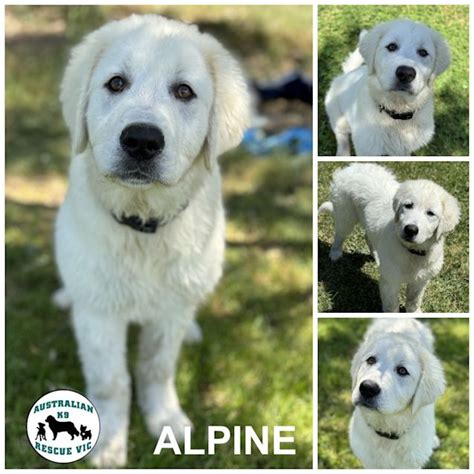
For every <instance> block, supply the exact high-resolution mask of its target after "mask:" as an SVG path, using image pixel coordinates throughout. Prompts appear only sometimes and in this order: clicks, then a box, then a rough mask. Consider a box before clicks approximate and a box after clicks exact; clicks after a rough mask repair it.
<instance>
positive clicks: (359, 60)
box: [342, 30, 367, 73]
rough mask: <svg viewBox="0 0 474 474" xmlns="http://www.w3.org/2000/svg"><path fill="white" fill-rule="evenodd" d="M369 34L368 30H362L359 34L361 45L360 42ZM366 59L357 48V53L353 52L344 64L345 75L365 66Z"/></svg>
mask: <svg viewBox="0 0 474 474" xmlns="http://www.w3.org/2000/svg"><path fill="white" fill-rule="evenodd" d="M366 34H367V30H362V31H361V32H360V34H359V43H360V40H361V39H362V38H363V37H364V36H365V35H366ZM364 62H365V61H364V58H363V57H362V54H360V51H359V48H357V49H356V50H355V51H352V53H351V54H349V56H347V58H346V59H345V60H344V62H343V63H342V70H343V71H344V73H348V72H351V71H354V69H357V68H358V67H360V66H362V65H363V64H364Z"/></svg>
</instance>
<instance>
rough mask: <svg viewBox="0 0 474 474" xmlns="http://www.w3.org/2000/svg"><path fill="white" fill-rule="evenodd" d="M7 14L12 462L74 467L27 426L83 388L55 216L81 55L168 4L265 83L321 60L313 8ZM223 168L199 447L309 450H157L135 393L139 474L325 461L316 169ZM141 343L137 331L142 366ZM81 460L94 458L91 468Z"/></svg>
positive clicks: (290, 165)
mask: <svg viewBox="0 0 474 474" xmlns="http://www.w3.org/2000/svg"><path fill="white" fill-rule="evenodd" d="M8 10H10V13H7V16H8V15H9V19H10V23H9V24H10V26H11V27H16V28H20V30H19V31H20V33H22V34H19V33H17V34H16V35H15V34H13V35H12V36H10V37H9V39H8V40H7V51H6V52H7V54H6V63H7V72H6V75H7V84H6V86H7V87H6V105H7V125H6V143H7V184H6V188H7V204H6V214H7V216H6V219H7V223H6V225H7V228H6V246H7V247H6V265H7V282H6V286H7V299H6V313H7V321H6V465H7V467H8V468H56V467H63V466H61V465H56V464H52V463H49V462H47V461H45V460H43V459H42V458H40V457H39V456H38V455H37V454H36V453H35V452H34V451H33V450H32V449H31V447H30V446H29V443H28V441H27V438H26V433H25V421H26V415H27V413H28V411H29V409H30V407H31V405H32V404H33V402H34V401H35V400H36V399H37V398H38V397H39V396H40V395H41V394H43V393H45V392H47V391H50V390H53V389H56V388H72V389H76V390H79V391H83V390H84V381H83V378H82V374H81V370H80V366H79V360H78V357H77V355H76V345H75V341H74V338H73V334H72V331H71V327H70V323H69V319H68V316H67V314H65V313H63V312H61V311H59V310H58V309H56V308H55V307H54V306H53V305H52V304H51V301H50V298H51V294H52V293H53V291H54V290H55V289H56V288H57V286H58V284H59V282H58V279H57V274H56V270H55V265H54V260H53V257H52V229H53V221H54V217H55V214H56V210H57V206H58V205H59V203H60V202H61V199H62V196H63V193H64V190H65V186H66V173H67V167H68V162H69V157H68V153H69V152H68V150H69V139H68V137H67V134H66V130H65V127H64V124H63V121H62V118H61V112H60V108H59V103H58V99H57V96H58V84H59V80H60V77H61V74H62V70H63V68H64V64H65V60H66V54H67V49H68V46H69V45H70V44H71V42H73V41H76V40H77V38H78V37H79V36H80V35H81V34H82V32H83V31H85V30H86V29H91V28H93V27H94V26H97V25H96V23H98V22H102V20H104V19H105V18H109V17H115V16H118V15H121V16H123V15H124V13H129V12H131V11H132V10H133V11H136V10H139V11H143V10H147V11H150V10H153V11H160V12H165V13H167V14H170V13H172V14H175V15H176V16H181V17H183V18H184V19H186V20H197V21H198V22H199V23H200V24H201V25H204V28H207V30H208V31H212V32H213V33H215V34H217V36H219V37H220V38H221V39H223V40H224V42H226V43H227V40H229V39H232V38H233V41H234V45H235V47H236V49H237V50H238V51H239V53H241V56H242V58H243V60H244V63H245V66H246V68H247V70H248V71H250V73H251V75H252V74H253V73H254V72H255V71H258V65H259V64H261V70H260V74H261V75H260V76H258V75H257V76H254V77H262V78H266V77H267V76H266V75H268V77H270V76H275V75H279V74H281V73H282V72H283V71H284V70H285V67H286V66H287V64H288V62H290V59H289V58H288V55H289V54H290V52H291V50H292V49H293V50H294V48H296V47H298V48H301V50H302V51H306V52H308V51H309V53H308V54H309V55H310V54H311V28H310V26H311V8H310V7H269V6H264V7H250V6H244V7H236V6H233V7H223V8H222V9H220V10H219V9H218V8H217V7H206V8H202V7H196V6H186V7H178V6H173V7H166V8H165V7H162V8H158V7H154V8H152V7H148V8H145V7H137V8H131V7H125V6H123V7H111V8H105V7H100V8H94V7H93V8H88V7H79V8H70V9H65V7H49V8H44V7H41V8H40V7H33V8H27V7H9V9H8ZM269 18H271V20H272V21H269V20H268V19H269ZM91 25H92V26H91ZM242 25H243V26H244V27H245V33H244V34H242V30H240V28H241V26H242ZM308 25H309V26H308ZM308 28H309V30H308ZM13 29H14V28H13ZM43 30H44V31H43ZM32 31H33V33H32ZM239 31H240V32H239ZM10 32H11V29H10ZM251 35H253V36H251ZM252 45H253V46H255V48H254V50H252V48H251V47H252ZM266 58H278V59H275V60H274V61H272V60H271V59H266ZM310 64H311V59H309V60H308V65H310ZM308 67H309V66H308ZM221 163H222V168H223V174H224V194H225V203H226V209H227V235H226V238H227V254H226V267H225V274H224V277H223V278H222V280H221V283H220V285H219V287H218V289H217V291H216V292H215V294H214V295H213V296H212V297H211V298H210V299H209V301H208V302H207V304H206V305H205V306H204V307H203V308H202V310H201V311H200V313H199V317H198V320H199V322H200V324H201V327H202V329H203V333H204V338H205V340H204V342H203V343H202V344H200V345H197V346H187V347H185V348H184V351H183V353H182V356H181V359H180V365H179V370H178V378H177V385H178V392H179V394H180V398H181V402H182V405H183V408H184V409H185V411H186V412H187V414H188V415H189V416H190V418H191V419H192V420H193V422H194V424H195V426H196V433H195V436H194V437H193V447H204V446H205V442H206V437H205V435H206V431H207V426H208V425H225V426H228V427H233V426H235V425H251V426H253V427H254V428H255V429H256V430H257V431H259V430H260V429H261V427H262V426H264V425H268V426H271V427H273V426H275V425H294V426H295V427H296V431H295V443H296V455H295V456H263V455H252V456H244V455H242V456H234V455H233V452H232V446H229V447H223V448H222V449H219V447H218V448H217V450H216V455H215V456H178V457H175V456H174V455H171V454H169V453H166V454H163V455H160V456H153V455H152V452H153V449H154V446H155V443H156V441H157V440H156V439H153V438H152V437H151V436H150V435H149V434H148V433H147V432H146V430H145V426H144V422H143V419H142V417H141V415H140V413H139V411H138V409H137V406H136V403H135V400H134V401H133V404H132V419H131V426H130V436H129V451H128V454H129V464H128V467H131V468H182V469H185V468H217V467H219V468H297V467H298V468H303V467H305V468H310V467H311V465H312V390H311V387H312V318H311V314H312V191H311V187H312V183H311V174H312V173H311V162H310V160H303V159H299V158H294V157H290V156H287V155H285V154H283V153H282V154H275V155H272V156H270V157H267V158H266V159H259V158H255V157H252V156H250V155H247V154H246V153H245V152H244V151H243V150H242V149H237V150H236V151H234V152H230V153H229V154H227V155H226V156H225V157H223V160H222V162H221ZM136 336H137V331H136V328H133V327H132V330H131V332H130V337H129V349H130V353H131V355H130V365H131V366H132V364H133V361H134V356H135V355H136ZM68 467H72V468H84V467H88V465H87V463H86V462H85V461H81V462H78V463H75V464H73V465H71V466H68Z"/></svg>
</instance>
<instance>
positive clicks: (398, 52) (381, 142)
mask: <svg viewBox="0 0 474 474" xmlns="http://www.w3.org/2000/svg"><path fill="white" fill-rule="evenodd" d="M450 61H451V57H450V51H449V48H448V45H447V44H446V42H445V41H444V39H443V38H442V37H441V36H440V35H439V34H438V33H437V32H436V31H433V30H432V29H430V28H428V27H427V26H425V25H423V24H421V23H415V22H413V21H410V20H395V21H389V22H386V23H381V24H379V25H377V26H376V27H375V28H373V29H372V30H370V31H369V32H366V31H363V32H362V33H361V35H360V42H359V47H358V49H357V50H356V51H354V52H353V53H352V54H351V55H350V56H349V57H348V58H347V59H346V61H345V63H344V64H343V71H344V74H342V75H340V76H338V77H337V78H336V79H334V81H333V82H332V84H331V87H330V89H329V92H328V93H327V96H326V102H325V103H326V111H327V114H328V116H329V121H330V124H331V128H332V130H333V132H334V134H335V135H336V140H337V155H340V156H349V155H350V136H351V135H352V142H353V144H354V148H355V152H356V154H357V155H366V156H367V155H374V156H380V155H410V154H411V153H412V152H414V151H416V150H417V149H418V148H420V147H422V146H424V145H426V144H427V143H428V142H429V141H430V140H431V138H432V137H433V133H434V120H433V83H434V80H435V78H436V77H437V76H439V75H440V74H441V73H442V72H443V71H445V70H446V69H447V68H448V66H449V64H450Z"/></svg>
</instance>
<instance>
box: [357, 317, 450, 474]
mask: <svg viewBox="0 0 474 474" xmlns="http://www.w3.org/2000/svg"><path fill="white" fill-rule="evenodd" d="M371 357H373V358H375V363H369V362H370V361H368V359H369V358H371ZM372 362H373V361H372ZM401 366H403V367H404V368H405V369H406V370H407V371H408V375H405V376H401V375H399V374H398V373H397V368H399V367H401ZM351 376H352V403H353V404H354V406H355V409H354V413H353V415H352V419H351V422H350V426H349V439H350V444H351V448H352V450H353V452H354V454H355V455H356V456H357V457H358V458H359V459H360V461H361V462H362V464H363V465H364V467H365V468H368V469H403V468H404V469H409V468H421V467H423V466H424V465H425V464H426V462H427V461H428V460H429V458H430V456H431V454H432V452H433V449H436V448H437V447H438V446H439V439H438V437H437V436H436V428H435V416H434V413H435V410H434V402H435V401H436V399H437V398H438V397H439V396H440V395H442V394H443V392H444V389H445V379H444V374H443V368H442V366H441V363H440V361H439V360H438V359H437V358H436V356H435V355H434V352H433V335H432V334H431V331H430V330H429V329H428V327H427V326H425V325H424V324H422V323H421V322H419V321H417V320H415V319H379V320H375V321H374V322H373V323H372V325H371V326H370V327H369V329H368V330H367V332H366V334H365V337H364V341H363V342H362V344H361V346H360V347H359V349H358V351H357V353H356V354H355V356H354V358H353V360H352V367H351ZM368 380H370V381H371V382H372V383H375V384H377V385H378V387H379V388H380V393H379V394H378V395H376V396H375V397H373V398H369V399H368V400H367V399H364V396H363V395H362V393H361V391H360V387H361V384H362V383H363V382H364V381H368ZM366 403H368V405H366ZM376 430H377V431H380V432H383V433H395V434H397V435H398V436H399V439H387V438H384V437H381V436H379V435H378V434H377V433H376Z"/></svg>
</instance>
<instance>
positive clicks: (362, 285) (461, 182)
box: [318, 161, 469, 313]
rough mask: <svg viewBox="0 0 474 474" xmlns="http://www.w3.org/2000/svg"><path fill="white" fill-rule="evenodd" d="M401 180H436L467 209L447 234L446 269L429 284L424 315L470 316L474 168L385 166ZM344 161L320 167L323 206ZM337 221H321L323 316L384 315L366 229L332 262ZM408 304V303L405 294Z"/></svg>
mask: <svg viewBox="0 0 474 474" xmlns="http://www.w3.org/2000/svg"><path fill="white" fill-rule="evenodd" d="M381 164H383V165H385V166H387V167H388V168H389V169H391V170H392V171H394V172H395V174H396V175H397V177H398V179H400V180H402V181H403V180H406V179H418V178H425V179H431V180H432V181H435V182H436V183H438V184H440V185H441V186H443V187H444V188H445V189H447V190H448V191H449V192H450V193H451V194H452V195H454V196H455V197H456V198H457V199H458V201H459V203H460V206H461V221H460V223H459V225H458V226H457V227H456V228H455V229H454V231H453V232H452V233H450V234H448V235H447V237H446V242H445V256H444V265H443V268H442V270H441V272H440V274H439V275H437V276H436V277H435V278H433V280H431V282H430V283H429V284H428V287H427V290H426V293H425V296H424V298H423V304H422V309H423V311H424V312H435V313H465V312H468V311H469V164H468V163H467V162H437V163H427V162H413V161H404V162H390V163H381ZM344 166H345V165H344V163H341V162H339V163H337V162H320V163H318V203H319V205H321V204H322V203H323V202H324V201H326V200H328V198H329V185H330V183H331V179H332V174H333V172H334V171H335V170H336V169H337V168H340V167H344ZM333 223H334V221H333V219H332V216H330V215H322V216H321V217H320V218H319V222H318V251H319V257H318V260H319V261H318V297H319V308H318V310H319V312H321V313H325V312H377V311H381V303H380V296H379V290H378V269H377V267H376V265H375V262H374V260H373V259H372V257H371V256H370V254H369V249H368V246H367V243H366V242H365V238H364V233H363V231H362V228H361V227H360V226H356V228H355V229H354V232H353V233H352V234H351V235H350V236H349V237H348V239H347V240H346V242H345V244H344V256H343V258H342V259H341V260H339V261H338V262H335V263H332V262H331V261H330V260H329V257H328V254H329V249H330V246H331V244H332V241H333V235H334V234H333V229H334V226H333ZM401 302H402V304H404V299H403V296H402V299H401Z"/></svg>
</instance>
